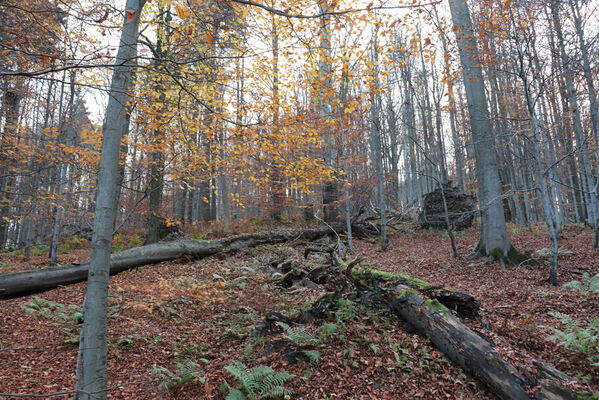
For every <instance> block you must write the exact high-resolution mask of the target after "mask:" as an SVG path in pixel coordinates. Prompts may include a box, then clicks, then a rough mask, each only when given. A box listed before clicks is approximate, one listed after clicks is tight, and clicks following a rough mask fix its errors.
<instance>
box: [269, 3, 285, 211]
mask: <svg viewBox="0 0 599 400" xmlns="http://www.w3.org/2000/svg"><path fill="white" fill-rule="evenodd" d="M271 34H272V65H273V77H272V132H271V140H272V141H273V144H274V143H275V141H276V140H277V138H278V136H279V135H280V130H279V112H280V95H279V33H278V31H277V24H276V20H275V16H274V14H273V15H272V28H271ZM275 148H276V146H273V150H274V149H275ZM282 179H283V177H282V174H281V167H280V165H279V160H278V159H277V157H276V156H275V155H274V154H273V155H271V167H270V182H271V191H272V210H271V213H270V217H271V219H272V220H273V221H275V222H280V221H281V213H282V211H283V202H284V197H285V192H284V189H283V185H282Z"/></svg>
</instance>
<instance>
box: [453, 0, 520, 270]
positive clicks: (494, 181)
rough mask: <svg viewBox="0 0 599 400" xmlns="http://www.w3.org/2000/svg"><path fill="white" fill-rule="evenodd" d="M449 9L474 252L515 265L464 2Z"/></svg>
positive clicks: (455, 0) (516, 258) (456, 0)
mask: <svg viewBox="0 0 599 400" xmlns="http://www.w3.org/2000/svg"><path fill="white" fill-rule="evenodd" d="M449 7H450V10H451V18H452V20H453V23H454V31H455V32H456V37H457V42H458V49H459V53H460V62H461V65H462V75H463V79H464V87H465V89H466V99H467V102H468V114H469V115H470V127H471V129H472V140H473V142H474V154H475V159H476V176H477V181H478V195H479V201H480V209H481V216H482V226H481V237H480V241H479V243H478V245H477V246H476V250H475V251H476V252H477V253H478V254H477V255H478V256H491V257H493V258H495V259H496V260H498V261H500V262H502V263H503V262H504V261H507V262H509V263H519V262H521V261H522V260H521V258H520V257H519V256H518V253H517V252H516V251H515V249H514V248H513V247H512V245H511V244H510V241H509V238H508V235H507V228H506V223H505V215H504V211H503V204H502V202H501V196H502V193H501V185H500V183H499V174H498V170H497V159H496V157H495V139H494V136H493V131H492V130H491V119H490V115H489V109H488V105H487V97H486V94H485V87H484V81H483V75H482V68H481V60H480V58H479V56H478V44H477V40H476V37H475V34H474V30H473V28H472V21H471V19H470V11H469V10H468V5H467V4H466V2H465V1H461V0H449Z"/></svg>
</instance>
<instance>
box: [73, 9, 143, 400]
mask: <svg viewBox="0 0 599 400" xmlns="http://www.w3.org/2000/svg"><path fill="white" fill-rule="evenodd" d="M144 4H145V0H127V4H126V10H127V11H128V12H127V13H125V16H124V21H123V31H122V33H121V39H120V43H119V49H118V52H117V57H116V62H115V64H116V67H115V68H114V72H113V76H112V82H111V86H110V96H109V99H108V107H107V109H106V115H105V117H104V127H103V128H104V129H103V140H102V153H101V156H100V168H99V172H98V184H97V194H96V212H95V218H94V233H93V236H92V242H91V252H90V261H89V275H88V280H87V292H86V295H85V300H84V302H83V326H82V328H81V333H80V340H79V354H78V358H77V384H76V394H75V396H74V397H75V399H78V400H92V399H95V400H98V399H100V400H104V399H106V397H107V385H108V376H107V364H106V358H107V350H106V301H107V297H108V276H109V266H110V248H111V243H112V232H113V229H114V222H115V218H116V213H117V210H116V208H117V204H116V199H115V197H116V196H115V194H116V192H117V186H118V173H119V158H120V146H121V137H122V128H123V125H124V120H125V113H126V105H127V101H128V100H129V91H130V89H131V88H130V82H131V69H132V65H133V64H134V62H133V60H134V58H135V57H136V54H137V35H138V29H139V21H140V16H141V11H142V8H143V6H144ZM131 13H134V15H132V17H131V18H129V16H130V15H131Z"/></svg>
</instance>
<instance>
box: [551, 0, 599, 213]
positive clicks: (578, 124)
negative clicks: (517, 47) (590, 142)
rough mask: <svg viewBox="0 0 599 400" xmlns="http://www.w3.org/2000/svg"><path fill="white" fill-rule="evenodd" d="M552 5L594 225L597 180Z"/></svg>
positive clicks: (584, 186) (563, 41) (588, 202)
mask: <svg viewBox="0 0 599 400" xmlns="http://www.w3.org/2000/svg"><path fill="white" fill-rule="evenodd" d="M550 6H551V14H552V18H553V26H554V28H555V34H556V36H557V45H558V49H559V53H560V58H561V62H562V68H563V70H564V80H565V89H566V96H567V102H568V107H569V109H570V113H571V114H572V119H573V121H572V122H573V124H574V132H575V135H576V145H577V147H578V148H579V159H580V163H581V165H582V170H581V171H580V172H581V175H582V179H581V181H582V189H583V197H584V198H585V203H586V207H587V208H586V211H587V221H588V222H589V225H594V223H595V222H596V221H597V217H596V215H595V214H596V213H597V205H598V201H597V193H594V192H593V187H594V185H595V182H593V173H592V170H591V164H590V161H589V157H588V154H587V153H588V146H587V138H586V137H585V133H584V130H583V127H582V121H581V116H580V109H579V104H578V97H577V95H576V90H575V87H574V81H573V76H572V66H571V65H570V62H571V60H570V57H569V56H568V54H567V53H566V49H565V40H564V35H563V32H562V26H561V22H560V15H559V8H558V7H559V6H558V3H557V1H556V0H552V1H551V2H550Z"/></svg>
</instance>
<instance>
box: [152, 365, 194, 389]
mask: <svg viewBox="0 0 599 400" xmlns="http://www.w3.org/2000/svg"><path fill="white" fill-rule="evenodd" d="M152 376H156V377H158V379H160V381H161V383H162V385H163V386H164V387H165V388H167V389H174V388H177V387H181V386H183V385H185V384H186V383H190V382H200V383H204V382H205V380H206V379H205V378H204V377H203V376H201V375H200V369H199V368H198V365H197V364H196V363H195V361H193V360H190V359H185V360H183V361H177V362H175V370H174V371H171V370H169V369H168V368H166V367H154V369H152Z"/></svg>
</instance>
